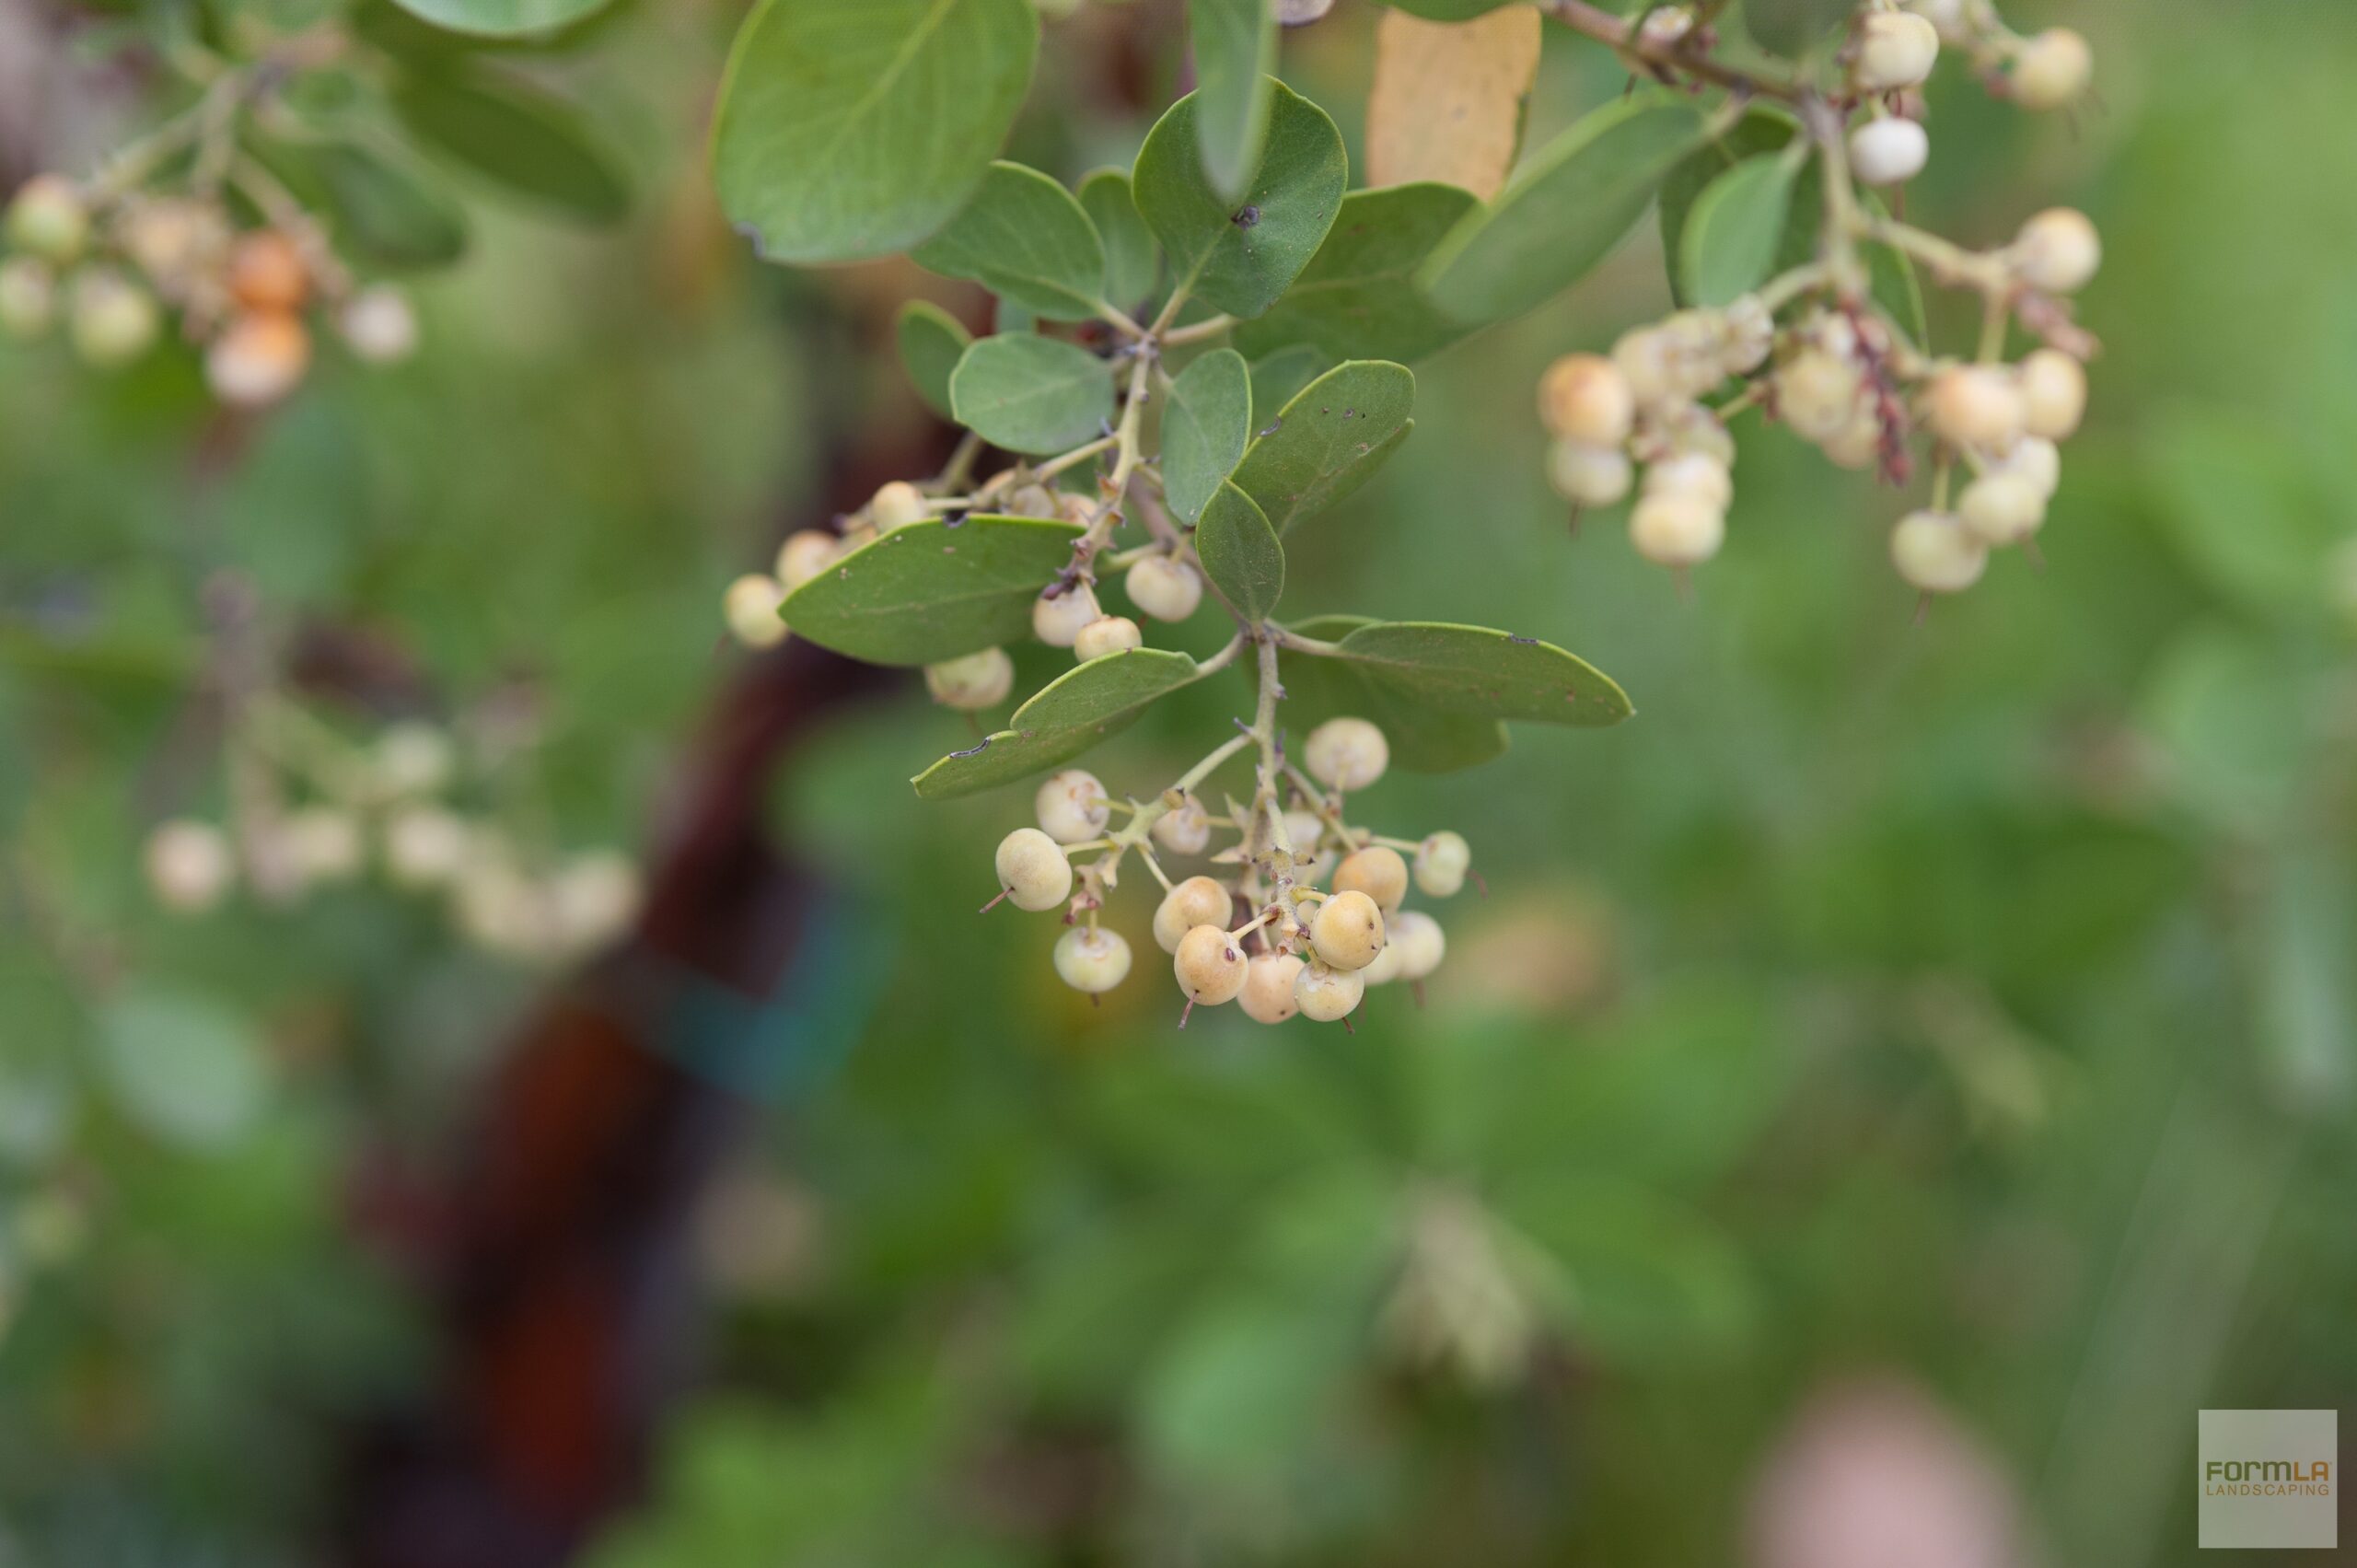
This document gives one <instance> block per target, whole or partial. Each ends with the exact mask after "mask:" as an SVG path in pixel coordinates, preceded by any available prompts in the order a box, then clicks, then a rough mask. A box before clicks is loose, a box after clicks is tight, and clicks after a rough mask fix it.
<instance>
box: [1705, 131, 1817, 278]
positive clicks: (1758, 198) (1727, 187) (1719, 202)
mask: <svg viewBox="0 0 2357 1568" xmlns="http://www.w3.org/2000/svg"><path fill="white" fill-rule="evenodd" d="M1797 172H1798V169H1797V167H1796V166H1795V165H1794V163H1793V162H1792V161H1791V160H1790V159H1789V158H1788V157H1786V155H1784V154H1783V153H1758V154H1755V155H1753V156H1752V157H1747V158H1745V159H1744V160H1743V161H1742V162H1741V163H1738V164H1736V166H1735V167H1734V168H1730V169H1728V170H1727V171H1726V172H1725V173H1724V174H1722V175H1720V176H1719V177H1718V178H1717V179H1715V180H1712V181H1711V183H1710V184H1709V185H1707V186H1705V187H1704V188H1703V191H1702V193H1701V195H1700V196H1699V197H1697V198H1696V199H1695V202H1694V209H1693V211H1692V212H1691V213H1689V215H1687V219H1686V225H1685V231H1684V233H1683V234H1682V235H1681V236H1680V237H1679V245H1678V272H1679V275H1680V276H1681V277H1682V278H1683V279H1684V280H1685V284H1686V291H1685V292H1686V297H1688V298H1689V299H1691V300H1693V301H1694V302H1695V303H1696V304H1698V305H1725V304H1728V303H1729V302H1731V301H1733V300H1734V299H1736V297H1738V296H1742V295H1745V294H1748V293H1750V292H1751V291H1752V290H1753V289H1755V288H1757V287H1759V285H1760V284H1762V283H1764V282H1765V281H1767V278H1768V274H1769V273H1770V272H1771V271H1772V270H1773V269H1774V267H1775V265H1776V257H1777V255H1778V253H1779V251H1780V250H1782V245H1783V239H1784V224H1785V219H1786V217H1787V216H1788V215H1789V214H1790V213H1791V210H1792V199H1793V177H1794V174H1796V173H1797Z"/></svg>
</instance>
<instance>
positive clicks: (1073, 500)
mask: <svg viewBox="0 0 2357 1568" xmlns="http://www.w3.org/2000/svg"><path fill="white" fill-rule="evenodd" d="M1097 506H1098V503H1097V502H1095V501H1091V500H1090V499H1089V498H1088V497H1087V496H1086V495H1083V494H1080V493H1079V492H1078V491H1076V490H1059V491H1057V492H1056V516H1057V517H1062V519H1063V520H1064V521H1065V522H1068V523H1073V524H1076V525H1078V526H1079V527H1081V528H1086V527H1087V526H1088V525H1089V524H1091V523H1093V522H1095V521H1096V520H1097Z"/></svg>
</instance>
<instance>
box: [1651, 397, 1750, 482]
mask: <svg viewBox="0 0 2357 1568" xmlns="http://www.w3.org/2000/svg"><path fill="white" fill-rule="evenodd" d="M1653 434H1654V435H1655V437H1656V438H1657V439H1658V441H1659V444H1660V447H1661V451H1660V454H1659V455H1660V456H1661V457H1665V458H1687V457H1701V458H1708V459H1711V460H1712V461H1713V462H1714V463H1716V464H1718V465H1719V466H1720V467H1721V468H1723V469H1732V468H1734V467H1735V437H1734V436H1731V435H1729V434H1728V432H1727V427H1726V426H1725V425H1724V424H1722V423H1720V420H1719V416H1718V415H1717V414H1715V413H1713V412H1712V411H1710V410H1709V409H1706V408H1704V407H1703V406H1702V405H1701V403H1682V404H1680V405H1678V407H1676V408H1673V409H1667V410H1664V411H1662V412H1661V414H1660V417H1659V420H1658V422H1657V424H1655V430H1654V432H1653Z"/></svg>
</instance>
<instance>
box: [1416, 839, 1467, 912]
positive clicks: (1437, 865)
mask: <svg viewBox="0 0 2357 1568" xmlns="http://www.w3.org/2000/svg"><path fill="white" fill-rule="evenodd" d="M1472 868H1473V850H1472V846H1470V845H1469V844H1468V843H1467V842H1465V836H1464V835H1463V834H1462V833H1452V832H1449V831H1447V830H1442V831H1440V832H1437V833H1434V834H1433V835H1432V836H1431V837H1429V838H1427V839H1425V840H1424V842H1422V843H1420V844H1418V845H1417V846H1416V863H1415V874H1416V887H1417V889H1418V890H1419V891H1421V892H1422V893H1423V894H1424V896H1425V897H1427V898H1434V899H1453V898H1455V897H1456V896H1457V889H1460V888H1462V887H1464V886H1465V877H1466V874H1467V873H1468V872H1469V871H1470V870H1472Z"/></svg>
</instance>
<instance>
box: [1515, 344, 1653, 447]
mask: <svg viewBox="0 0 2357 1568" xmlns="http://www.w3.org/2000/svg"><path fill="white" fill-rule="evenodd" d="M1538 417H1539V420H1540V421H1541V422H1542V423H1543V424H1545V425H1546V426H1547V429H1548V432H1549V433H1550V435H1554V436H1561V437H1562V438H1563V439H1565V440H1568V441H1578V442H1581V443H1584V444H1585V445H1586V446H1590V447H1618V446H1619V445H1620V443H1621V442H1623V441H1626V440H1627V439H1628V438H1629V431H1630V429H1631V426H1632V425H1633V424H1635V422H1636V417H1637V400H1636V395H1635V393H1634V392H1632V391H1631V389H1630V387H1629V378H1628V377H1626V376H1624V375H1622V374H1621V372H1620V366H1617V365H1615V364H1614V363H1613V362H1612V361H1611V360H1609V359H1607V358H1605V357H1604V355H1602V354H1565V355H1563V357H1562V358H1561V359H1559V360H1557V361H1555V363H1554V364H1552V365H1550V366H1548V367H1547V374H1546V375H1545V376H1543V377H1540V378H1539V382H1538Z"/></svg>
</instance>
